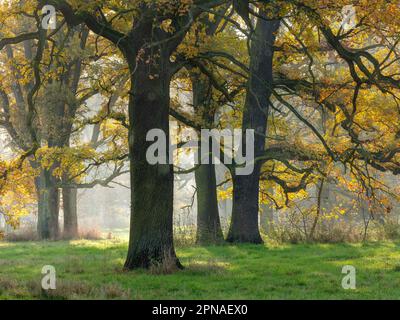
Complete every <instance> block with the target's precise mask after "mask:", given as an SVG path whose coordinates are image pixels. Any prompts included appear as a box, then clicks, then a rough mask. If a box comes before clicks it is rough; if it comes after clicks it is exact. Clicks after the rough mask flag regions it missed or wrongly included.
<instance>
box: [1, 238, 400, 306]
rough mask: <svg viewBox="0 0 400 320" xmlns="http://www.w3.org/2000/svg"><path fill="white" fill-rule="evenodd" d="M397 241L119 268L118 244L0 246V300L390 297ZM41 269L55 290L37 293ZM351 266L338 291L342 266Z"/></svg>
mask: <svg viewBox="0 0 400 320" xmlns="http://www.w3.org/2000/svg"><path fill="white" fill-rule="evenodd" d="M399 249H400V243H399V242H380V243H378V242H376V243H373V242H370V243H364V244H287V245H277V244H270V243H267V244H265V245H222V246H210V247H197V246H191V247H186V246H184V247H178V249H177V253H178V255H179V257H180V259H181V262H182V263H183V265H184V266H185V269H184V270H182V271H178V272H173V271H171V272H170V271H169V270H168V269H165V268H162V269H160V268H157V267H154V268H151V269H150V270H136V271H123V262H124V259H125V255H126V252H127V242H126V240H123V239H111V240H92V241H90V240H76V241H59V242H0V299H398V298H399V297H400V250H399ZM44 265H52V266H54V267H55V269H56V277H57V282H56V285H57V289H56V290H49V291H44V290H42V289H41V279H42V277H43V275H42V274H41V270H42V267H43V266H44ZM344 265H352V266H354V267H355V268H356V281H357V282H356V289H355V290H344V289H343V288H342V285H341V282H342V279H343V277H344V276H345V275H344V274H342V273H341V272H342V267H343V266H344Z"/></svg>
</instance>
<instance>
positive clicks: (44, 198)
mask: <svg viewBox="0 0 400 320" xmlns="http://www.w3.org/2000/svg"><path fill="white" fill-rule="evenodd" d="M35 185H36V192H37V197H38V224H37V232H38V236H39V238H40V239H42V240H47V239H48V240H57V239H58V238H59V225H58V213H59V191H58V186H57V180H56V178H55V177H54V176H53V175H52V173H51V170H47V169H42V170H41V173H40V176H39V177H37V178H36V179H35Z"/></svg>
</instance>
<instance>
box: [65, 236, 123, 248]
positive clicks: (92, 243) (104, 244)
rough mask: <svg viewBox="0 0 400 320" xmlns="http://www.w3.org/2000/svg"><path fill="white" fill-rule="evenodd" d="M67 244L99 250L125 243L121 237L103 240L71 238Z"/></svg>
mask: <svg viewBox="0 0 400 320" xmlns="http://www.w3.org/2000/svg"><path fill="white" fill-rule="evenodd" d="M69 244H70V245H71V246H74V247H88V248H96V249H101V250H106V249H110V248H112V247H116V246H120V245H125V244H127V242H126V241H123V240H121V239H105V240H85V239H80V240H71V241H69Z"/></svg>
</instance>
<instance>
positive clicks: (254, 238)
mask: <svg viewBox="0 0 400 320" xmlns="http://www.w3.org/2000/svg"><path fill="white" fill-rule="evenodd" d="M278 28H279V21H276V20H263V19H258V22H257V26H256V30H255V39H254V40H253V41H252V43H251V49H250V74H249V76H250V78H249V81H248V84H247V94H246V101H245V107H244V111H243V120H242V128H243V131H244V130H247V129H253V130H254V131H255V141H254V154H255V157H256V158H257V157H258V156H260V155H262V154H263V153H264V150H265V134H266V129H267V120H268V113H269V98H270V95H271V90H270V89H269V86H272V62H273V53H274V51H273V44H274V42H275V33H276V31H277V30H278ZM243 136H245V134H243ZM243 150H245V148H243ZM260 172H261V163H260V162H256V164H255V166H254V171H253V173H252V174H250V175H247V176H235V175H234V174H233V209H232V220H231V225H230V229H229V233H228V237H227V241H228V242H250V243H262V239H261V236H260V232H259V228H258V211H259V210H258V209H259V203H258V202H259V180H260Z"/></svg>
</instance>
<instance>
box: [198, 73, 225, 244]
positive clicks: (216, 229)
mask: <svg viewBox="0 0 400 320" xmlns="http://www.w3.org/2000/svg"><path fill="white" fill-rule="evenodd" d="M192 90H193V108H194V111H195V113H196V114H197V115H198V116H200V117H201V119H202V125H203V126H204V127H205V128H211V127H212V126H213V124H214V111H213V110H212V108H211V104H210V102H211V99H212V90H211V86H210V84H209V81H208V80H207V78H205V77H204V76H201V75H198V74H194V75H192ZM200 145H201V144H200ZM211 145H212V143H211V141H210V146H209V150H212V146H211ZM199 154H201V150H199ZM212 158H213V157H212V155H211V154H210V156H209V161H208V162H209V164H201V165H200V166H199V168H198V169H197V170H196V171H195V181H196V190H197V231H196V242H197V243H198V244H203V245H205V244H217V243H221V242H222V241H223V240H224V236H223V234H222V229H221V222H220V217H219V210H218V198H217V179H216V174H215V165H214V164H212Z"/></svg>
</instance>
